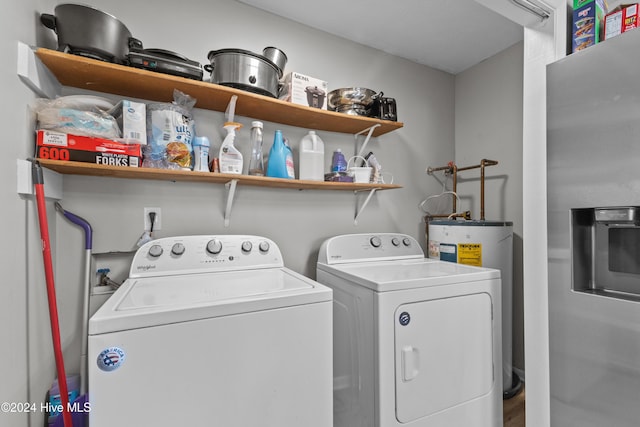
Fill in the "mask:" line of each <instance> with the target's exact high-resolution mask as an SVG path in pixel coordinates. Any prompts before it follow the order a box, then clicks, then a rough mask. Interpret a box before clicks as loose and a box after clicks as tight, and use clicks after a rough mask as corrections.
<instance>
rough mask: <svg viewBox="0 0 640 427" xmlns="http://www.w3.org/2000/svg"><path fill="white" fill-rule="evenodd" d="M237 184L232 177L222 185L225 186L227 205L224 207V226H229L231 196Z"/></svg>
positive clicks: (233, 194) (231, 205) (231, 204)
mask: <svg viewBox="0 0 640 427" xmlns="http://www.w3.org/2000/svg"><path fill="white" fill-rule="evenodd" d="M237 185H238V180H237V179H232V180H231V181H229V182H227V183H226V184H225V185H224V186H225V187H227V205H226V207H225V208H224V226H225V227H228V226H229V221H230V220H231V208H232V207H233V196H235V194H236V186H237Z"/></svg>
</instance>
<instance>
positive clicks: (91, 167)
mask: <svg viewBox="0 0 640 427" xmlns="http://www.w3.org/2000/svg"><path fill="white" fill-rule="evenodd" d="M38 162H39V163H40V164H41V165H42V167H45V168H47V169H51V170H54V171H56V172H59V173H61V174H65V175H86V176H101V177H111V178H129V179H150V180H157V181H189V182H208V183H212V184H227V183H229V182H230V181H233V180H237V184H238V185H250V186H254V187H270V188H290V189H295V190H343V191H369V190H374V189H376V190H389V189H393V188H402V187H401V186H400V185H395V184H356V183H351V182H322V181H305V180H299V179H282V178H269V177H263V176H249V175H233V174H226V173H211V172H193V171H182V170H166V169H152V168H132V167H125V166H105V165H96V164H93V163H82V162H67V161H61V160H44V159H38Z"/></svg>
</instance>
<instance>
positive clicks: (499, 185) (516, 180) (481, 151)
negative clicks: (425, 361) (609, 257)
mask: <svg viewBox="0 0 640 427" xmlns="http://www.w3.org/2000/svg"><path fill="white" fill-rule="evenodd" d="M522 70H523V43H517V44H515V45H513V46H511V47H510V48H508V49H505V50H504V51H502V52H500V53H499V54H497V55H495V56H493V57H491V58H489V59H487V60H485V61H483V62H481V63H479V64H478V65H476V66H474V67H472V68H469V69H468V70H466V71H464V72H462V73H460V74H458V75H456V84H455V92H456V95H455V115H456V120H455V134H456V136H455V141H456V142H455V147H456V150H455V151H456V156H455V159H456V164H457V165H459V166H460V167H464V166H472V165H477V164H479V163H480V160H482V159H491V160H497V161H498V165H496V166H491V167H488V168H486V169H485V218H486V219H487V220H496V221H513V243H514V248H513V249H514V253H513V276H514V277H513V365H514V367H516V368H518V369H520V370H524V329H523V328H524V326H523V323H524V322H523V300H522V161H523V160H522ZM479 177H480V170H479V169H474V170H469V171H464V172H461V173H460V175H459V179H460V181H459V185H458V192H459V194H460V196H461V205H462V206H460V207H459V208H458V210H459V211H460V210H462V211H464V210H470V211H471V214H472V216H473V218H474V219H479V218H480V184H479V182H480V179H479Z"/></svg>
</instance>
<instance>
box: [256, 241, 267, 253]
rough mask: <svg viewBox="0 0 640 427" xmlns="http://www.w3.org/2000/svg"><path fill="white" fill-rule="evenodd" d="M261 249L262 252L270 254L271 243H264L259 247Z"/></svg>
mask: <svg viewBox="0 0 640 427" xmlns="http://www.w3.org/2000/svg"><path fill="white" fill-rule="evenodd" d="M258 247H259V248H260V252H269V242H267V241H262V242H260V245H259V246H258Z"/></svg>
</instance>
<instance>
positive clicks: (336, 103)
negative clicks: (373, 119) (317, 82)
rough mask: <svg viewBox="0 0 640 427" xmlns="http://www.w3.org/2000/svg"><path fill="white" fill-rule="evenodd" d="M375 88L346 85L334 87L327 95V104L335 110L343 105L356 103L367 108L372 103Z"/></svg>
mask: <svg viewBox="0 0 640 427" xmlns="http://www.w3.org/2000/svg"><path fill="white" fill-rule="evenodd" d="M375 94H376V91H375V90H371V89H367V88H364V87H347V88H341V89H334V90H332V91H331V92H329V94H328V95H327V106H328V107H329V109H330V110H333V111H336V110H338V109H339V107H340V106H343V105H351V106H352V105H358V106H362V107H364V108H368V107H369V106H371V104H373V100H374V98H373V96H374V95H375Z"/></svg>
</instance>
